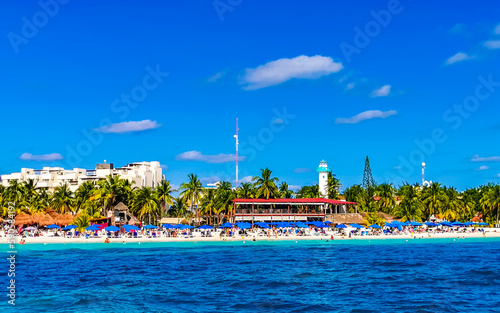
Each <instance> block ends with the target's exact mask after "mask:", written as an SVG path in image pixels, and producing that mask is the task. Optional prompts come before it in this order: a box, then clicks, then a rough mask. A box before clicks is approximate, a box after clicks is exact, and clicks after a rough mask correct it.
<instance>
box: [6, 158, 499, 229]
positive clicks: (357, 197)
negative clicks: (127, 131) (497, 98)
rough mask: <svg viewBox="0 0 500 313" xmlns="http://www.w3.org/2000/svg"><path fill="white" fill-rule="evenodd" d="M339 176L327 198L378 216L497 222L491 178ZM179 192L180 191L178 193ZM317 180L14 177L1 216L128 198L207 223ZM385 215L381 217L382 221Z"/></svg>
mask: <svg viewBox="0 0 500 313" xmlns="http://www.w3.org/2000/svg"><path fill="white" fill-rule="evenodd" d="M340 188H341V185H340V182H339V180H338V179H337V178H336V177H335V175H333V174H332V173H329V174H328V184H327V190H326V192H327V195H328V198H329V199H345V200H346V201H352V202H357V203H358V211H360V212H368V216H369V218H370V219H372V220H373V222H377V217H376V214H375V213H377V212H384V213H387V214H391V215H393V216H395V217H397V218H401V219H402V220H413V221H419V222H420V221H424V220H428V219H429V217H431V216H432V215H434V216H435V217H437V218H442V219H446V220H449V221H454V220H458V221H461V222H466V221H470V220H471V219H473V218H474V217H476V218H479V219H482V220H483V221H485V222H487V223H489V224H494V223H498V220H499V215H500V185H497V184H488V185H483V186H479V187H476V188H471V189H467V190H465V191H463V192H458V191H457V190H456V189H455V188H453V187H446V186H442V185H441V184H439V183H433V184H432V185H430V186H420V185H418V184H415V185H410V184H407V183H405V184H403V185H402V186H399V187H395V186H393V185H392V184H388V183H384V184H380V185H375V184H372V185H369V186H365V187H362V186H361V185H353V186H350V187H349V188H347V189H345V191H344V192H343V193H341V192H340V191H339V190H340ZM176 192H179V193H178V196H177V197H176V196H174V193H176ZM323 196H325V195H321V194H320V190H319V186H318V185H310V186H303V187H302V188H300V189H299V190H298V191H296V192H294V191H292V190H290V189H289V186H288V184H287V183H286V182H284V181H282V182H280V181H279V179H278V178H277V177H273V175H272V171H271V170H269V169H268V168H265V169H261V173H260V176H254V177H253V179H252V181H251V182H244V183H242V184H241V185H240V186H238V188H233V186H232V184H231V183H230V182H227V181H222V182H219V183H218V184H217V187H216V188H213V189H212V188H204V187H203V186H202V183H201V181H200V180H199V178H198V176H197V175H195V174H189V175H188V180H187V182H185V183H182V184H181V185H180V188H179V190H174V189H173V188H172V185H171V184H170V182H169V181H166V180H163V181H161V182H160V184H159V185H158V186H157V187H156V188H151V187H136V186H133V185H132V184H131V183H130V182H129V181H128V180H125V179H121V178H120V177H119V176H108V177H107V178H106V179H105V180H102V181H98V182H97V183H94V182H90V181H89V182H85V183H83V184H81V185H80V186H79V187H78V189H77V190H76V191H75V192H74V193H73V192H71V191H70V188H69V186H68V185H67V184H63V185H61V186H58V187H56V188H55V189H54V191H53V192H48V191H47V190H46V189H44V188H39V187H37V182H36V181H35V180H33V179H30V180H27V181H25V182H18V181H16V180H12V181H10V182H9V186H8V187H4V186H0V205H1V209H2V216H3V217H5V216H7V214H8V206H9V203H14V204H15V209H16V213H20V212H26V213H29V214H35V213H40V212H44V211H45V210H47V208H52V209H54V210H56V211H58V212H59V213H65V212H70V213H72V214H74V215H75V223H80V224H88V223H89V221H90V220H92V219H95V218H100V217H104V216H107V211H109V210H111V209H112V208H113V207H114V206H116V205H117V204H118V203H120V202H123V203H124V204H125V205H126V206H128V207H129V209H130V212H131V213H132V214H133V215H134V216H136V217H137V218H138V219H139V220H141V221H143V222H147V223H154V222H156V221H158V220H159V219H160V218H161V217H178V218H188V219H190V218H195V219H197V220H201V218H202V217H203V218H205V219H206V220H207V222H208V223H210V224H215V223H221V222H223V221H224V220H227V219H228V218H230V217H231V214H232V208H233V204H232V200H233V199H235V198H246V199H251V198H264V199H275V198H293V197H295V198H320V197H323ZM378 222H380V221H378Z"/></svg>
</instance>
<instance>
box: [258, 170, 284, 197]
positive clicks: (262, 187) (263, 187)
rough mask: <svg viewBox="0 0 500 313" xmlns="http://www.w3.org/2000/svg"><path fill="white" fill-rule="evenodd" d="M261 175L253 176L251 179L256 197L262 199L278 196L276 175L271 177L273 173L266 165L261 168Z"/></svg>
mask: <svg viewBox="0 0 500 313" xmlns="http://www.w3.org/2000/svg"><path fill="white" fill-rule="evenodd" d="M260 171H261V177H259V176H254V177H253V179H252V180H253V181H255V184H254V186H255V188H256V193H257V194H256V196H257V198H264V199H274V198H277V197H279V190H278V187H276V183H277V182H278V181H279V180H278V178H276V177H271V174H272V173H273V172H272V171H271V170H269V169H268V168H267V167H266V168H265V169H261V170H260Z"/></svg>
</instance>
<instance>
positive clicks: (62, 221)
mask: <svg viewBox="0 0 500 313" xmlns="http://www.w3.org/2000/svg"><path fill="white" fill-rule="evenodd" d="M74 219H75V216H74V215H72V214H71V213H69V212H66V213H64V214H61V215H59V216H58V217H56V224H57V225H60V226H66V225H69V224H71V222H73V220H74Z"/></svg>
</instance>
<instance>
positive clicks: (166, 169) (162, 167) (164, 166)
mask: <svg viewBox="0 0 500 313" xmlns="http://www.w3.org/2000/svg"><path fill="white" fill-rule="evenodd" d="M160 167H161V169H162V170H164V171H168V165H165V164H161V165H160Z"/></svg>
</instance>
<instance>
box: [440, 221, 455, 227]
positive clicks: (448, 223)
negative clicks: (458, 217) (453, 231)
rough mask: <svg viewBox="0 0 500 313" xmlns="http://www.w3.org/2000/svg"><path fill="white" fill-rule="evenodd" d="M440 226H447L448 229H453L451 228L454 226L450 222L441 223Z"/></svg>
mask: <svg viewBox="0 0 500 313" xmlns="http://www.w3.org/2000/svg"><path fill="white" fill-rule="evenodd" d="M439 225H442V226H447V227H451V226H453V225H451V223H450V222H448V221H444V222H441V223H439Z"/></svg>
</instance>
